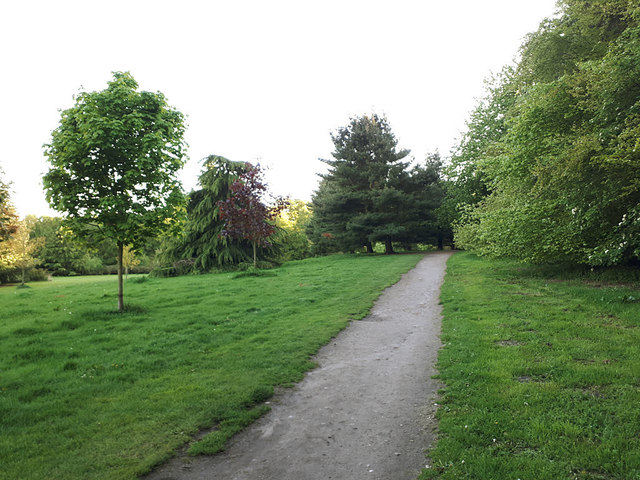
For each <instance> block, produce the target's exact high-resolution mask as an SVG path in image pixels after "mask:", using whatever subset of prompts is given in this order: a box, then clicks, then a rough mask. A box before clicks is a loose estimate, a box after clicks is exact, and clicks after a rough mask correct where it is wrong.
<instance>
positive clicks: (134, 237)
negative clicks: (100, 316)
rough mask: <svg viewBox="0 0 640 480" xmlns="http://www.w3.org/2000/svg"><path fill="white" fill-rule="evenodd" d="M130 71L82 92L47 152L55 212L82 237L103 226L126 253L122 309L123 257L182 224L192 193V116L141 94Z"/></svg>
mask: <svg viewBox="0 0 640 480" xmlns="http://www.w3.org/2000/svg"><path fill="white" fill-rule="evenodd" d="M137 88H138V84H137V82H136V81H135V80H134V79H133V77H132V76H131V75H130V74H129V73H121V72H116V73H114V76H113V80H112V81H110V82H109V83H108V87H107V88H106V89H105V90H102V91H99V92H82V93H80V94H79V95H78V97H77V98H76V102H75V105H74V106H73V107H72V108H69V109H67V110H64V111H63V112H62V116H61V119H60V125H59V126H58V128H57V129H56V130H54V131H53V133H52V139H51V143H50V144H48V145H45V153H46V155H47V157H48V159H49V162H50V164H51V168H50V169H49V172H48V173H47V174H46V175H45V176H44V179H43V183H44V186H45V190H46V193H47V199H48V200H49V203H50V204H51V206H52V207H53V208H55V209H56V210H58V211H61V212H66V214H67V221H68V223H69V224H70V225H71V226H72V228H73V231H74V232H75V233H76V234H79V235H88V234H89V233H88V232H89V231H90V228H91V227H93V228H97V229H98V230H99V231H100V233H101V234H102V235H103V236H105V237H106V238H109V239H111V240H112V241H114V242H115V244H116V246H117V249H118V310H122V309H123V308H124V302H123V284H122V283H123V282H122V255H123V249H124V246H125V245H133V246H134V247H137V246H139V245H141V244H142V243H143V242H144V240H145V238H147V237H148V236H152V235H156V234H158V233H159V232H161V231H163V230H167V229H168V228H170V227H171V226H172V225H175V224H176V220H177V218H178V217H179V216H180V215H181V214H182V211H183V210H184V206H183V204H184V195H183V193H182V191H181V187H180V184H179V182H178V180H177V178H176V173H177V171H178V170H179V169H180V168H181V167H182V166H183V164H184V158H183V157H184V148H185V143H184V141H183V134H184V118H183V115H182V114H181V113H180V112H178V111H177V110H175V109H173V108H171V107H169V106H168V105H167V101H166V99H165V97H164V95H162V93H160V92H157V93H152V92H146V91H138V90H137Z"/></svg>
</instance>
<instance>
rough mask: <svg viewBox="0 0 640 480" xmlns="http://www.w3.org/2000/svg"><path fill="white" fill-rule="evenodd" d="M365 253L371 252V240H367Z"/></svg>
mask: <svg viewBox="0 0 640 480" xmlns="http://www.w3.org/2000/svg"><path fill="white" fill-rule="evenodd" d="M366 247H367V253H373V245H372V244H371V242H367V245H366Z"/></svg>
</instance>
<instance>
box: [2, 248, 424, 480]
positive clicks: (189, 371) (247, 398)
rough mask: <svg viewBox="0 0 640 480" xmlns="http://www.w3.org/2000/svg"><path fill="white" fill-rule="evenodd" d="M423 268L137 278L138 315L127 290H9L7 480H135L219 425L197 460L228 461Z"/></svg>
mask: <svg viewBox="0 0 640 480" xmlns="http://www.w3.org/2000/svg"><path fill="white" fill-rule="evenodd" d="M420 258H421V256H418V255H395V256H360V257H356V256H341V255H336V256H329V257H323V258H314V259H308V260H303V261H299V262H291V263H288V264H286V265H284V266H282V267H281V268H279V269H277V270H273V271H268V272H266V275H265V276H257V277H241V278H234V277H235V276H236V275H234V274H232V273H229V274H215V275H200V276H188V277H180V278H170V279H151V278H147V277H130V278H129V280H128V281H127V283H126V284H125V304H127V305H128V310H127V311H126V312H125V313H115V311H114V310H115V307H116V304H117V300H116V289H117V286H116V279H115V277H78V278H60V279H54V281H53V282H43V283H34V284H32V288H30V289H16V288H15V287H4V288H0V306H1V312H2V313H1V314H0V352H2V355H1V356H0V428H1V430H0V458H1V459H2V461H1V463H2V466H1V469H2V474H1V476H2V478H6V479H42V478H51V479H58V478H59V479H72V478H73V479H75V478H77V479H80V478H82V479H130V478H135V477H136V476H137V475H139V474H141V473H144V472H146V471H148V470H149V469H150V468H151V467H152V466H153V465H155V464H157V463H158V462H161V461H162V460H163V459H166V458H168V457H169V456H171V455H172V453H173V452H174V451H175V449H176V448H177V447H179V446H181V445H184V444H186V443H189V442H190V440H191V438H192V436H193V435H194V434H195V433H196V432H198V431H200V430H201V429H204V428H208V427H212V426H217V427H218V428H217V429H216V430H215V431H214V432H213V433H211V434H209V435H208V436H207V437H205V438H204V439H203V440H202V441H200V442H197V443H194V444H192V445H191V447H190V448H191V451H192V453H198V452H215V451H217V450H219V449H220V448H223V447H224V444H225V442H226V440H227V438H228V437H229V436H230V435H231V434H233V433H234V432H235V431H237V430H238V429H240V428H242V426H244V425H246V424H247V423H248V422H250V421H251V420H252V419H254V418H256V417H257V416H259V415H260V414H262V413H264V411H265V409H266V408H267V407H265V406H264V404H263V401H264V400H265V399H267V398H268V397H269V396H270V395H271V394H272V392H273V387H274V386H275V385H284V386H287V385H290V384H291V383H292V382H296V381H298V380H300V379H301V378H302V376H303V374H304V372H305V371H306V370H308V369H309V368H312V367H313V363H312V362H311V361H310V356H311V355H312V354H314V353H315V352H316V351H317V350H318V348H319V347H320V346H322V345H324V344H325V343H327V342H328V341H329V340H330V339H331V338H332V337H333V336H334V335H336V334H337V333H338V332H339V331H340V330H341V329H342V328H344V326H345V325H346V324H347V323H348V321H349V320H350V319H358V318H362V317H363V316H364V315H366V313H367V312H368V310H369V309H370V308H371V306H372V304H373V301H374V300H375V299H376V298H377V297H378V295H379V294H380V292H381V291H382V290H383V289H384V288H385V287H387V286H389V285H391V284H393V283H395V282H396V281H397V280H398V279H399V278H400V275H401V274H402V273H404V272H406V271H407V270H409V269H410V268H411V267H413V266H414V265H415V263H416V262H417V261H418V260H419V259H420Z"/></svg>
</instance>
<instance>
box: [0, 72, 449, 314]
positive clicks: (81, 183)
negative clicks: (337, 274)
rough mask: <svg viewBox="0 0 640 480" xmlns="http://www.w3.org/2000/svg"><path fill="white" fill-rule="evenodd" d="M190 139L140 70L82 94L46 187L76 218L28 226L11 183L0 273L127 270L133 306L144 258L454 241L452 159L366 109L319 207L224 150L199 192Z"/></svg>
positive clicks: (163, 261)
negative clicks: (191, 185) (133, 286)
mask: <svg viewBox="0 0 640 480" xmlns="http://www.w3.org/2000/svg"><path fill="white" fill-rule="evenodd" d="M183 135H184V118H183V115H182V114H181V113H180V112H178V111H177V110H175V109H174V108H172V107H171V106H169V105H168V104H167V102H166V99H165V98H164V96H163V95H162V94H161V93H159V92H157V93H151V92H145V91H139V90H138V84H137V82H136V81H135V80H134V79H133V77H132V76H131V75H130V74H129V73H122V72H116V73H114V76H113V79H112V80H111V81H110V82H109V83H108V86H107V88H106V89H105V90H103V91H98V92H82V93H81V94H79V95H78V96H77V97H76V98H75V105H74V106H72V107H71V108H69V109H67V110H64V111H63V112H62V114H61V118H60V124H59V126H58V128H57V129H56V130H54V131H53V132H52V136H51V141H50V143H49V144H47V145H45V154H46V156H47V157H48V160H49V164H50V168H49V171H48V172H47V173H46V174H45V175H44V177H43V184H44V186H45V192H46V195H47V199H48V201H49V203H50V205H51V206H52V207H53V208H54V209H56V210H58V211H60V212H61V213H63V214H64V217H63V218H62V217H60V218H50V217H43V218H35V217H28V218H27V219H25V220H22V221H19V220H18V219H17V216H16V215H15V211H14V209H13V207H12V206H11V203H10V200H9V189H8V186H7V185H5V184H4V183H3V184H2V189H1V190H0V194H1V197H0V200H1V201H2V242H1V243H0V252H1V254H2V264H1V266H0V280H2V281H8V280H15V279H16V277H20V278H21V279H22V282H23V283H24V277H25V271H30V272H31V276H32V277H33V276H34V274H35V275H36V276H37V272H40V275H42V274H43V272H47V273H50V274H54V275H69V274H92V273H111V272H114V270H115V272H117V274H118V285H119V287H118V291H119V293H118V308H119V309H123V307H124V302H123V297H124V295H123V281H122V277H123V274H126V273H127V269H130V268H132V267H137V268H138V271H140V269H143V270H149V269H152V273H154V274H157V275H179V274H184V273H197V272H209V271H212V270H215V269H223V268H228V267H229V266H238V265H242V264H245V265H247V266H249V267H251V268H258V267H260V266H265V265H271V264H275V263H280V262H282V261H287V260H292V259H301V258H305V257H307V256H309V255H315V254H324V253H330V252H354V251H362V252H373V251H374V246H375V245H378V244H379V245H384V250H385V252H386V253H393V249H394V245H396V248H406V249H410V248H412V247H413V246H415V245H416V244H418V243H428V242H430V241H435V242H439V243H440V245H442V243H443V238H444V237H445V236H446V232H443V231H442V230H441V229H440V230H438V228H437V222H436V221H435V209H436V208H437V207H438V205H439V204H440V203H441V200H442V197H443V190H442V189H441V188H440V187H439V184H440V182H441V179H440V173H439V172H440V168H441V162H440V160H439V158H438V157H437V156H433V157H431V158H430V159H429V160H428V161H427V162H425V163H424V165H421V164H415V163H414V164H412V162H409V161H406V160H405V158H406V157H407V155H408V153H409V152H408V151H407V150H402V149H400V150H399V149H397V141H396V139H395V137H394V134H393V133H392V131H391V127H390V125H389V123H388V121H387V120H386V118H384V117H379V116H377V115H375V114H374V115H369V116H366V115H365V116H362V117H357V118H353V119H351V121H350V123H349V125H347V126H346V127H344V128H341V129H339V130H338V131H337V133H336V134H335V135H333V137H332V138H333V142H334V145H335V147H336V151H335V152H334V154H333V156H334V159H333V160H325V162H326V163H327V164H328V165H329V172H328V173H326V174H324V175H322V181H321V184H320V187H319V188H318V191H317V192H316V194H315V196H314V198H313V200H312V202H311V203H306V202H302V201H299V200H290V199H284V198H269V197H270V195H269V192H268V188H267V186H266V184H265V183H264V180H263V178H262V170H261V168H260V166H259V165H252V164H250V163H246V162H236V161H231V160H229V159H226V158H224V157H221V156H218V155H211V156H209V157H207V158H205V159H204V160H203V162H202V165H203V168H202V171H201V174H200V176H199V179H198V187H199V188H198V189H196V190H193V191H191V192H190V193H188V194H184V193H183V192H182V189H181V186H180V183H179V182H178V180H177V178H176V174H177V171H178V170H179V169H180V168H181V167H182V166H183V165H184V161H185V152H184V148H185V145H184V140H183ZM19 241H20V242H22V244H21V245H22V246H19ZM18 251H22V252H23V254H22V257H20V258H21V259H22V260H18V256H17V252H18ZM114 263H115V268H114ZM34 267H39V270H38V269H36V268H34Z"/></svg>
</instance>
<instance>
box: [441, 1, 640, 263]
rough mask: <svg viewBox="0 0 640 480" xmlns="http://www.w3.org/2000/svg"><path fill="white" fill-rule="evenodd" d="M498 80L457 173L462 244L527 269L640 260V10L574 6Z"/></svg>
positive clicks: (455, 164)
mask: <svg viewBox="0 0 640 480" xmlns="http://www.w3.org/2000/svg"><path fill="white" fill-rule="evenodd" d="M559 6H560V11H559V14H558V15H557V16H555V17H553V18H551V19H548V20H546V21H545V22H543V23H542V24H541V25H540V28H539V29H538V30H537V31H536V32H534V33H532V34H530V35H529V36H528V37H527V39H526V41H525V43H524V44H523V46H522V47H521V50H520V59H519V61H518V62H517V64H515V65H514V66H512V67H508V68H505V69H504V70H503V71H502V72H501V74H499V75H497V76H496V77H495V78H494V79H493V80H492V81H491V82H490V84H489V87H488V92H487V96H486V98H485V99H484V100H483V101H482V102H481V103H480V104H479V105H478V107H477V108H476V109H475V111H474V112H473V114H472V115H471V118H470V120H469V122H468V130H467V132H466V134H465V136H464V138H463V139H462V142H461V143H460V145H459V147H458V149H457V150H456V151H455V153H454V155H453V157H452V161H451V165H450V167H449V172H448V173H449V177H450V179H451V182H450V188H449V190H448V193H449V198H448V200H447V202H446V203H447V208H448V209H449V212H450V218H451V220H452V222H454V224H455V239H456V243H457V245H458V246H460V247H463V248H466V249H470V250H473V251H475V252H478V253H481V254H485V255H490V256H508V257H514V258H517V259H520V260H523V261H527V262H535V263H550V262H569V263H577V264H585V265H590V266H594V267H595V266H603V265H604V266H606V265H623V264H636V265H637V264H638V262H639V259H640V235H638V234H639V233H640V168H639V167H640V81H639V80H638V79H639V78H640V24H639V21H640V4H639V3H638V2H637V1H627V0H606V1H603V0H596V1H592V2H584V1H581V0H565V1H562V2H560V5H559Z"/></svg>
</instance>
